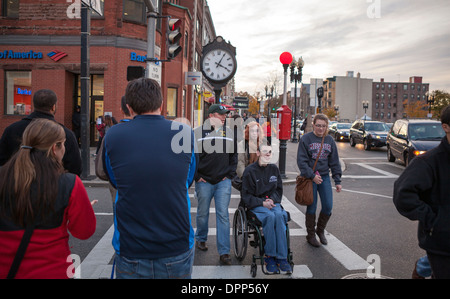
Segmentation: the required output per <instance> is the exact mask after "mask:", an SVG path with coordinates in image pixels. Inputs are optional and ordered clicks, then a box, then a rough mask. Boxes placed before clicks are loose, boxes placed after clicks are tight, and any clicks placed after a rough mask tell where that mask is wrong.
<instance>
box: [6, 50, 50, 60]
mask: <svg viewBox="0 0 450 299" xmlns="http://www.w3.org/2000/svg"><path fill="white" fill-rule="evenodd" d="M42 57H43V55H42V52H34V51H33V50H31V51H27V52H14V51H13V50H5V51H0V59H42Z"/></svg>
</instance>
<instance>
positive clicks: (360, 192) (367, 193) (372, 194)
mask: <svg viewBox="0 0 450 299" xmlns="http://www.w3.org/2000/svg"><path fill="white" fill-rule="evenodd" d="M333 189H336V188H335V187H333ZM342 191H346V192H352V193H359V194H365V195H371V196H378V197H384V198H389V199H392V196H387V195H381V194H375V193H369V192H362V191H354V190H348V189H342Z"/></svg>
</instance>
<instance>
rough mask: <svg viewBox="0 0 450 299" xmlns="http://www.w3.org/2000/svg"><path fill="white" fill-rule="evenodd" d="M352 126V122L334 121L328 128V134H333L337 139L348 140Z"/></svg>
mask: <svg viewBox="0 0 450 299" xmlns="http://www.w3.org/2000/svg"><path fill="white" fill-rule="evenodd" d="M351 126H352V124H350V123H334V124H333V125H331V127H330V128H329V129H328V134H329V135H331V136H333V138H334V140H336V141H342V140H348V139H349V138H348V137H349V134H350V127H351Z"/></svg>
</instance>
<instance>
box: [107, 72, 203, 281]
mask: <svg viewBox="0 0 450 299" xmlns="http://www.w3.org/2000/svg"><path fill="white" fill-rule="evenodd" d="M125 97H126V101H127V105H128V108H129V110H130V114H131V116H132V117H134V119H133V120H132V121H130V122H129V123H127V124H119V125H116V126H113V127H112V128H110V129H109V131H108V133H107V134H106V136H105V141H104V154H103V157H102V158H103V160H104V162H105V165H104V167H105V172H106V173H107V175H108V177H109V180H110V182H111V183H112V185H113V186H114V187H115V188H117V192H118V195H117V198H116V202H115V209H114V225H115V232H114V237H113V246H114V249H115V251H116V257H115V264H116V277H117V278H165V279H167V278H190V277H191V274H192V266H193V261H194V230H193V228H192V225H191V216H190V215H191V214H190V213H191V210H190V209H191V202H190V198H189V196H188V189H189V187H190V185H191V184H192V182H193V180H194V175H195V171H196V166H197V155H196V152H195V146H194V145H195V143H194V136H193V132H192V129H191V128H190V127H189V126H187V125H185V124H181V123H178V122H172V121H169V120H166V119H165V118H164V117H163V116H162V115H161V109H162V105H163V98H162V94H161V89H160V87H159V84H158V82H156V81H155V80H152V79H148V78H140V79H136V80H133V81H131V82H129V83H128V86H127V89H126V94H125ZM180 136H181V137H183V138H181V140H183V141H184V142H188V143H187V144H183V148H186V147H187V150H183V151H181V152H180V151H178V149H175V148H173V147H172V146H174V145H175V144H176V145H179V143H180V142H173V140H180V139H179V137H180Z"/></svg>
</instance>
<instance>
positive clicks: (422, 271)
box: [416, 255, 431, 277]
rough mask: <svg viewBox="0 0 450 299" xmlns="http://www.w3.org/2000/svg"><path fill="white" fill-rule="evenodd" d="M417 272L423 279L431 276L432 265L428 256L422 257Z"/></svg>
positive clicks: (418, 262)
mask: <svg viewBox="0 0 450 299" xmlns="http://www.w3.org/2000/svg"><path fill="white" fill-rule="evenodd" d="M416 271H417V274H419V275H420V276H422V277H430V276H431V265H430V261H429V260H428V256H427V255H425V256H423V257H421V258H420V259H419V260H418V261H417V268H416Z"/></svg>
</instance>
